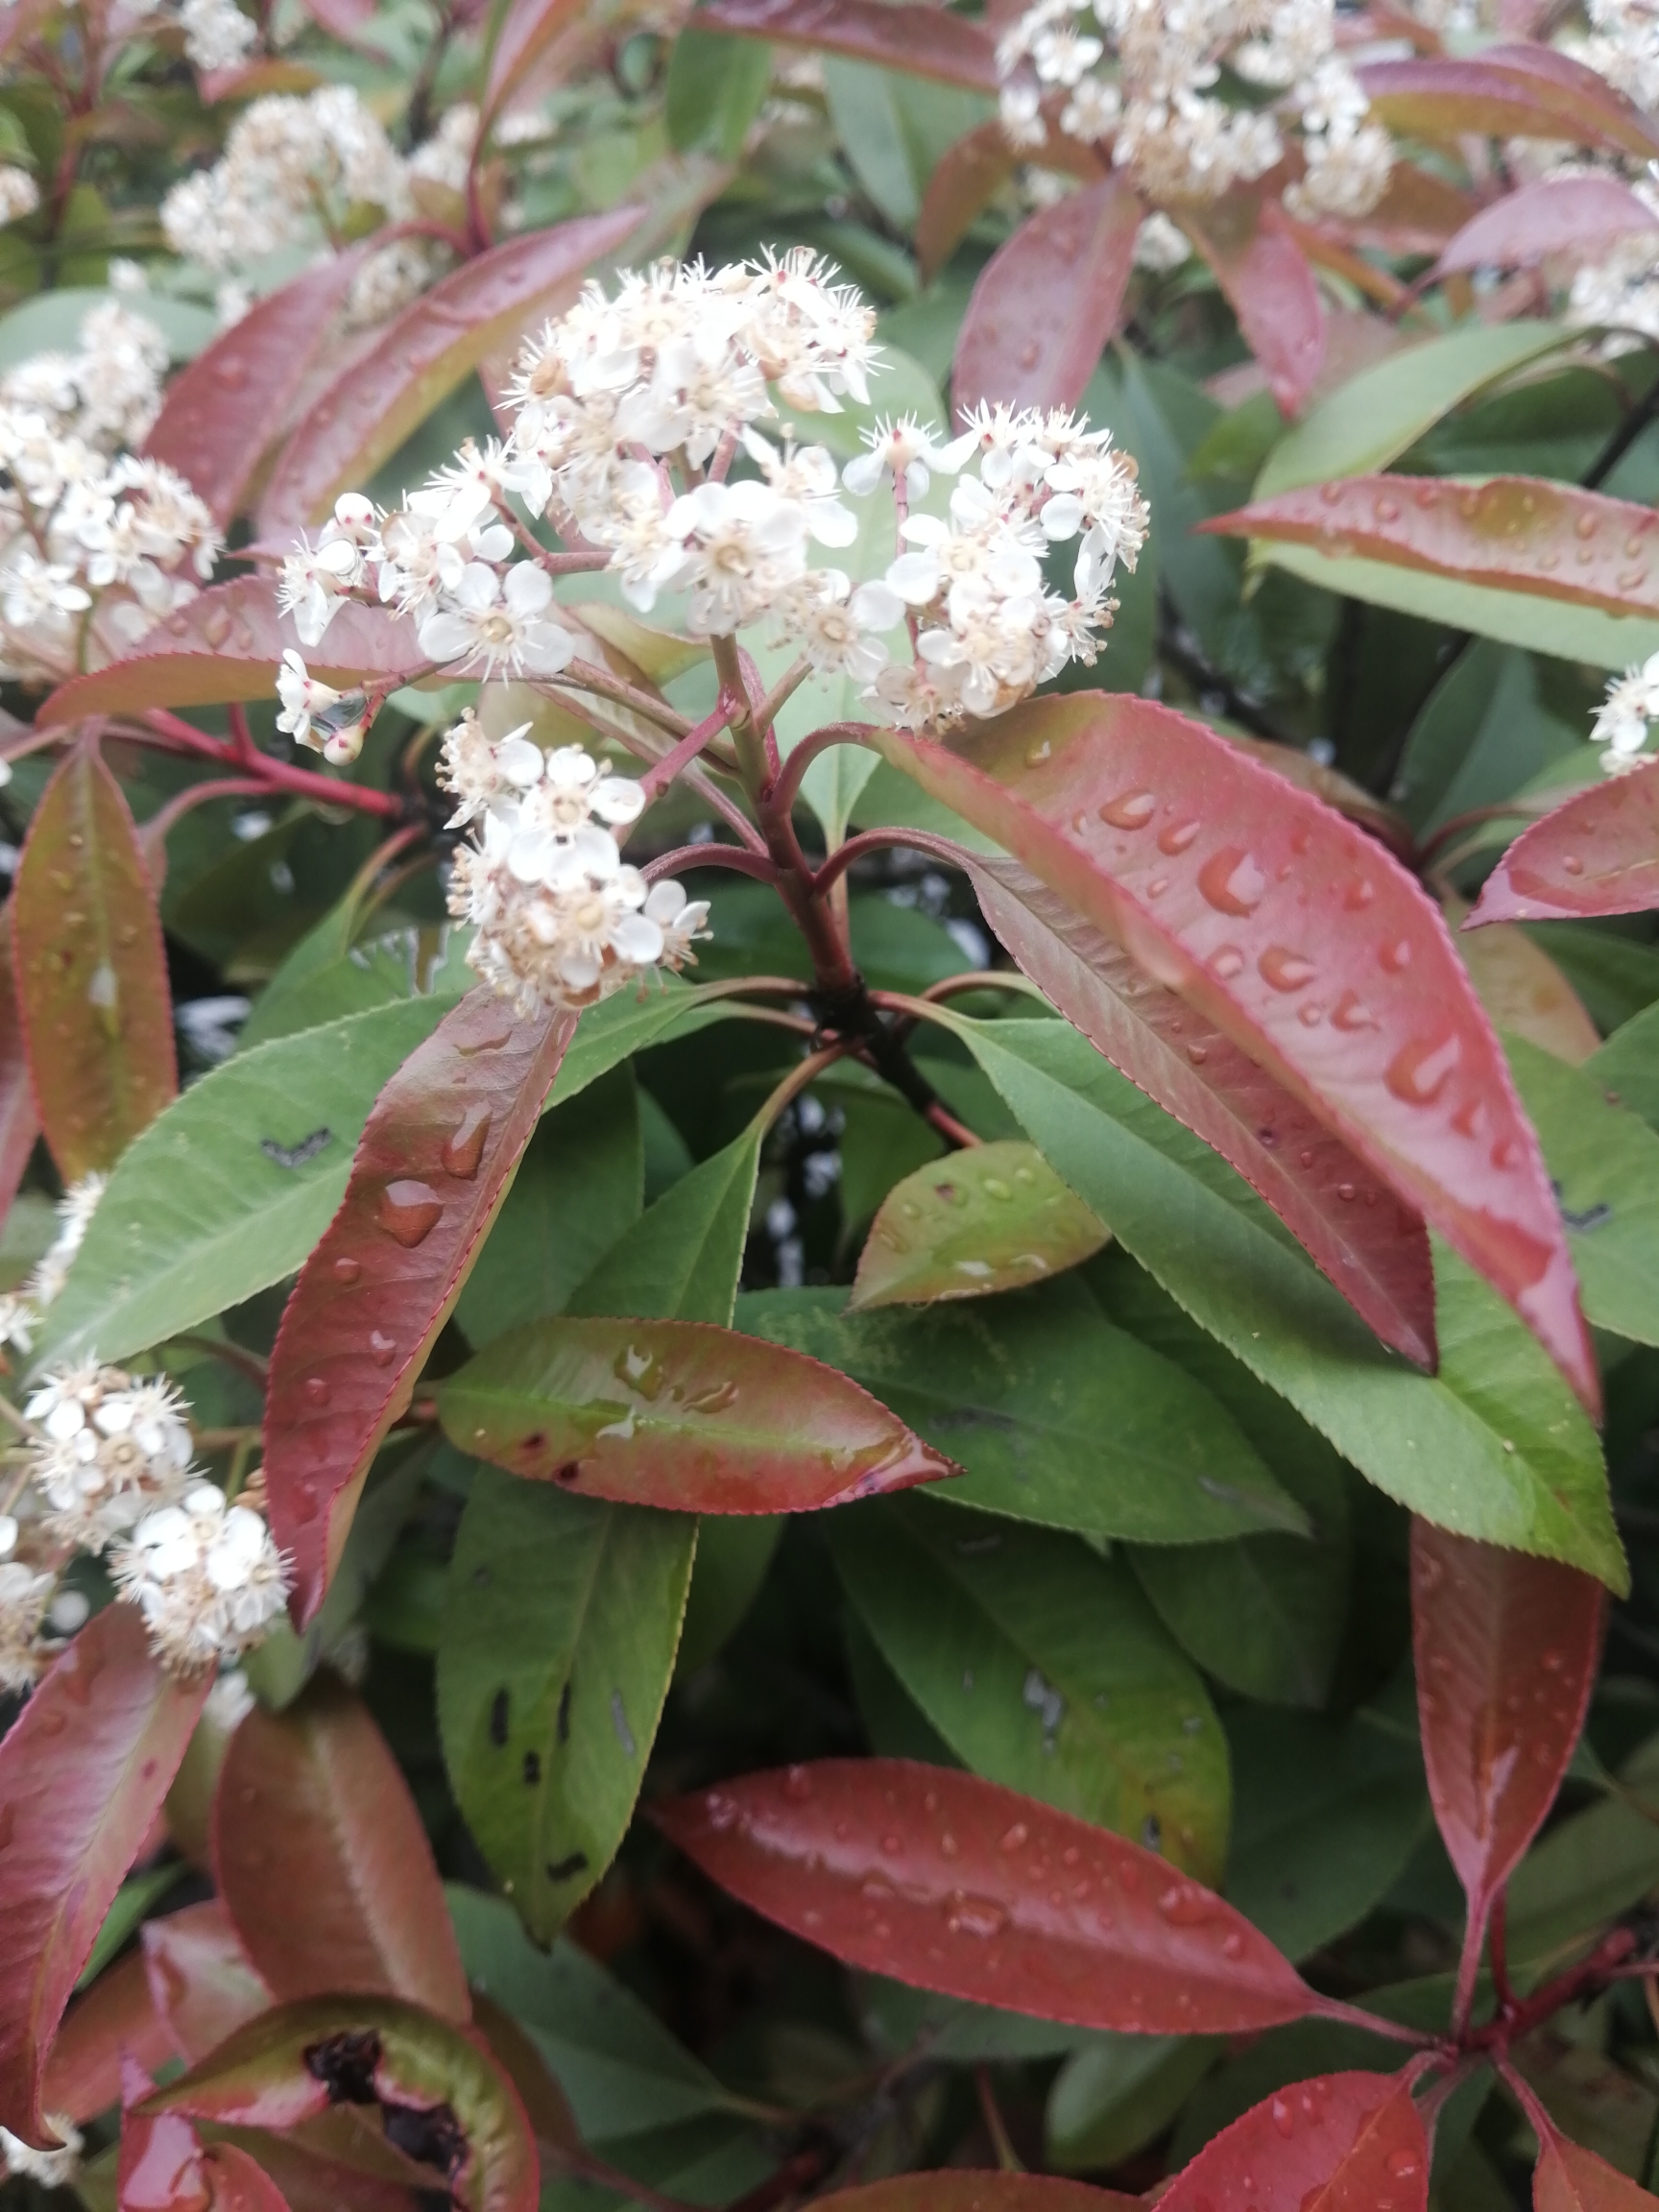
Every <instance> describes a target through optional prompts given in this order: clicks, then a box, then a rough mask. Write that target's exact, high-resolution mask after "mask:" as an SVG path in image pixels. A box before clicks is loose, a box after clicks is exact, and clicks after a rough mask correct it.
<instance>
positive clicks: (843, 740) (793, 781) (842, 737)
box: [766, 722, 873, 814]
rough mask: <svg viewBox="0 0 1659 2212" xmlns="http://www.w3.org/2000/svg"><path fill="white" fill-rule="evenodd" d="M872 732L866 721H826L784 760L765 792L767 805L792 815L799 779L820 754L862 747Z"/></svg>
mask: <svg viewBox="0 0 1659 2212" xmlns="http://www.w3.org/2000/svg"><path fill="white" fill-rule="evenodd" d="M872 734H873V731H872V727H871V725H870V724H869V723H868V722H826V723H825V725H824V727H823V728H822V729H821V730H814V731H813V732H812V733H811V735H810V736H807V737H803V738H802V740H801V742H800V744H799V745H797V746H796V747H795V749H794V751H793V752H792V753H791V754H790V756H789V757H788V759H787V760H785V761H784V763H783V765H782V767H781V769H780V770H779V771H778V774H777V776H776V778H775V779H774V781H773V783H772V788H771V789H770V790H769V791H768V792H767V793H766V801H767V804H768V805H771V806H775V807H776V808H777V809H778V810H779V811H780V812H781V813H784V814H788V813H793V811H794V808H795V802H796V800H797V799H799V798H800V796H801V779H802V778H803V777H804V776H805V773H806V771H807V769H808V768H810V767H811V765H812V763H813V761H814V760H816V759H817V757H818V756H819V754H820V753H827V752H828V751H829V747H830V746H831V745H847V744H863V743H865V742H866V741H867V740H868V739H869V738H870V737H871V736H872Z"/></svg>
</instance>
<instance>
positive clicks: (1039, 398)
mask: <svg viewBox="0 0 1659 2212" xmlns="http://www.w3.org/2000/svg"><path fill="white" fill-rule="evenodd" d="M936 20H937V18H936ZM1141 216H1142V205H1141V202H1140V200H1139V199H1138V198H1137V196H1136V194H1135V192H1134V191H1133V189H1132V188H1131V187H1130V185H1129V184H1128V183H1126V182H1125V181H1124V180H1123V179H1122V178H1121V177H1118V176H1113V177H1104V178H1102V179H1101V180H1100V181H1099V182H1098V183H1097V184H1085V185H1084V186H1083V187H1082V189H1081V190H1080V191H1077V192H1068V193H1067V195H1066V196H1065V198H1064V199H1063V200H1060V201H1057V202H1056V203H1055V204H1054V205H1053V206H1052V207H1045V208H1043V209H1041V210H1040V211H1039V212H1038V213H1037V214H1035V215H1032V216H1029V217H1028V218H1027V219H1026V221H1025V222H1023V223H1022V224H1021V226H1020V228H1019V229H1018V230H1016V231H1015V233H1014V235H1013V237H1012V238H1009V239H1007V240H1006V241H1005V242H1004V243H1003V244H1002V245H1000V246H998V249H997V251H996V252H995V253H993V254H992V256H991V258H990V260H989V261H987V262H986V264H985V267H984V268H983V269H982V270H981V271H980V273H979V278H978V281H977V282H976V283H975V285H974V296H973V298H972V299H971V300H970V301H969V302H968V312H967V314H966V315H965V316H964V317H963V318H962V328H961V330H960V332H959V333H958V335H957V339H956V358H955V361H954V362H953V364H952V366H951V371H950V392H951V397H952V399H953V401H954V404H955V406H956V409H957V412H958V413H961V412H962V411H963V410H965V409H967V408H969V407H973V406H975V405H977V404H978V402H979V401H980V400H982V399H1000V400H1006V401H1007V402H1008V403H1009V404H1010V405H1011V406H1015V407H1072V406H1075V405H1076V403H1077V401H1078V399H1079V398H1080V397H1082V393H1083V388H1084V386H1085V385H1086V384H1087V383H1088V381H1089V379H1090V377H1091V376H1093V375H1094V371H1095V368H1096V366H1097V365H1098V363H1099V360H1100V355H1101V351H1102V349H1104V347H1105V345H1106V343H1107V341H1108V339H1109V338H1110V337H1111V336H1112V333H1113V331H1114V330H1115V329H1116V328H1117V327H1118V315H1119V314H1120V313H1121V312H1122V306H1123V290H1124V287H1125V285H1126V284H1127V283H1128V281H1129V271H1130V269H1131V267H1132V266H1133V264H1134V254H1135V233H1136V231H1137V230H1138V229H1139V228H1140V227H1141Z"/></svg>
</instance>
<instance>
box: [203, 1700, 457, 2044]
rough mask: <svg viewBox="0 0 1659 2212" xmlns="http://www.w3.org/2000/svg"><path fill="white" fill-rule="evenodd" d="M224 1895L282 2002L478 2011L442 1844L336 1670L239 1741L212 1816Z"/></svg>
mask: <svg viewBox="0 0 1659 2212" xmlns="http://www.w3.org/2000/svg"><path fill="white" fill-rule="evenodd" d="M213 1869H214V1876H215V1879H216V1881H217V1884H218V1887H219V1893H220V1895H221V1896H222V1897H223V1898H224V1900H225V1904H226V1907H227V1909H228V1911H229V1913H230V1915H231V1918H232V1920H233V1921H234V1923H235V1926H236V1932H237V1934H238V1935H239V1936H241V1938H242V1942H243V1944H244V1946H245V1948H246V1950H247V1953H248V1956H249V1958H250V1959H251V1960H252V1963H253V1965H254V1967H255V1969H256V1970H257V1971H258V1972H259V1973H260V1974H261V1975H262V1976H263V1977H264V1979H265V1981H266V1982H267V1983H268V1984H270V1986H271V1989H272V1990H273V1992H274V1993H275V1994H276V1997H277V1998H279V1999H289V1998H300V1997H321V1996H325V1995H326V1994H328V1993H329V1992H331V1991H342V1990H344V1991H349V1992H351V1993H353V1994H360V1995H378V1996H386V1997H404V1998H407V1999H408V2000H409V2001H410V2002H411V2003H412V2004H417V2005H423V2006H425V2007H426V2008H427V2009H428V2010H429V2011H433V2012H437V2013H439V2014H441V2015H442V2016H443V2017H444V2018H445V2019H448V2020H466V2019H469V2017H470V2014H471V2006H470V2004H469V1998H468V1994H467V1977H466V1974H465V1973H464V1972H463V1970H462V1965H461V1955H460V1953H459V1952H458V1951H457V1949H456V1947H455V1937H454V1934H453V1932H452V1930H451V1929H450V1926H449V1920H448V1915H447V1913H446V1912H445V1907H444V1892H443V1889H442V1887H440V1885H439V1881H438V1870H437V1868H436V1866H435V1865H434V1864H433V1863H432V1848H431V1845H430V1844H429V1843H428V1842H427V1840H426V1831H425V1829H424V1828H423V1827H422V1826H421V1815H420V1814H419V1812H418V1811H417V1809H416V1806H415V1801H414V1799H413V1798H412V1797H411V1796H410V1794H409V1789H408V1785H407V1784H406V1783H405V1781H404V1780H403V1777H402V1774H401V1773H400V1772H399V1770H398V1767H397V1761H396V1759H395V1758H394V1757H393V1755H392V1752H391V1750H390V1749H389V1747H388V1745H387V1743H386V1740H385V1738H384V1737H383V1736H382V1735H381V1733H380V1731H379V1729H378V1728H377V1727H376V1726H375V1725H374V1722H373V1719H372V1718H371V1716H370V1713H369V1710H368V1707H367V1706H365V1705H364V1704H363V1703H362V1701H361V1700H360V1699H359V1698H358V1697H357V1696H355V1695H353V1693H352V1692H351V1691H349V1690H348V1689H347V1688H346V1687H345V1685H344V1684H343V1683H341V1682H339V1681H338V1680H337V1679H335V1678H332V1677H330V1676H327V1675H324V1676H320V1677H319V1678H318V1679H316V1680H315V1681H313V1682H312V1683H311V1685H310V1687H309V1688H308V1689H307V1691H306V1692H305V1695H303V1696H302V1697H301V1698H300V1699H299V1700H298V1702H297V1703H295V1704H293V1705H290V1706H289V1707H288V1709H287V1711H286V1712H284V1713H280V1714H276V1713H267V1712H263V1711H261V1710H260V1709H259V1708H258V1707H255V1708H254V1710H253V1711H252V1713H250V1714H249V1715H248V1717H247V1718H246V1719H244V1720H243V1722H242V1723H241V1725H240V1727H238V1729H237V1730H236V1733H235V1735H234V1736H232V1738H231V1739H230V1746H229V1749H228V1752H227V1754H226V1758H225V1765H224V1767H223V1768H222V1769H221V1772H220V1777H219V1788H218V1791H217V1794H216V1797H215V1801H214V1812H213Z"/></svg>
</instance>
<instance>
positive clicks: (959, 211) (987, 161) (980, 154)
mask: <svg viewBox="0 0 1659 2212" xmlns="http://www.w3.org/2000/svg"><path fill="white" fill-rule="evenodd" d="M1019 158H1020V157H1019V156H1018V154H1016V152H1015V150H1014V148H1013V147H1012V146H1011V145H1010V144H1009V142H1008V133H1007V132H1006V131H1004V130H1003V128H1002V125H1001V123H1000V121H996V122H991V123H981V124H980V125H979V126H978V128H977V129H976V130H973V131H968V132H964V133H963V135H962V136H961V137H960V138H958V139H957V141H956V143H955V145H954V146H952V147H950V150H949V151H948V152H947V153H946V154H945V155H944V156H943V157H942V158H941V159H940V160H938V161H936V162H935V163H934V164H933V174H932V175H931V176H930V177H929V178H928V180H927V184H926V190H925V192H924V193H923V196H922V205H921V209H920V211H919V212H918V214H917V218H916V259H917V262H918V264H919V265H920V267H921V270H922V274H923V276H924V278H925V279H926V280H928V281H930V280H931V279H932V278H933V277H935V276H937V275H938V274H939V272H940V270H941V269H943V268H944V266H945V264H946V262H947V261H949V260H950V256H951V254H952V253H954V252H955V251H956V249H957V247H958V246H960V245H961V243H962V241H963V239H964V238H965V237H966V236H967V235H968V232H969V231H970V230H971V229H972V228H973V227H974V223H975V221H976V220H977V219H978V217H979V216H980V215H982V214H983V213H984V211H985V209H986V208H987V207H988V206H989V205H990V204H991V202H992V201H993V200H994V199H995V198H996V197H997V194H998V192H999V191H1000V190H1001V189H1002V187H1003V185H1004V184H1006V182H1007V181H1008V180H1009V178H1010V177H1012V176H1013V174H1014V172H1015V169H1016V168H1017V167H1018V166H1019Z"/></svg>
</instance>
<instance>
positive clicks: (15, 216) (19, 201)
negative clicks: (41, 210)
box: [0, 161, 40, 223]
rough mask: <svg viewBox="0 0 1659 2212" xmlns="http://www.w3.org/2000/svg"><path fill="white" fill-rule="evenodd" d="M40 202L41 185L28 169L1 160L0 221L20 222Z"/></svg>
mask: <svg viewBox="0 0 1659 2212" xmlns="http://www.w3.org/2000/svg"><path fill="white" fill-rule="evenodd" d="M39 204H40V187H39V185H38V184H36V181H35V180H34V178H33V177H32V176H31V175H30V174H29V172H28V170H27V169H19V168H18V167H17V165H16V163H15V162H12V161H0V223H18V222H21V221H22V219H23V217H24V216H25V215H33V214H34V212H35V210H36V207H38V206H39Z"/></svg>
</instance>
